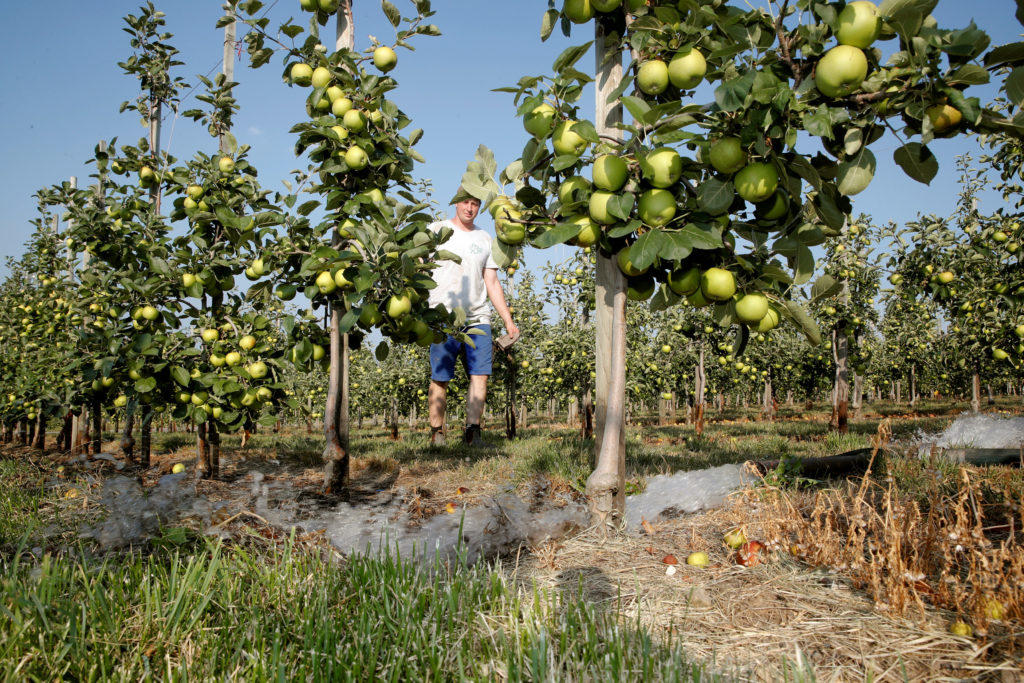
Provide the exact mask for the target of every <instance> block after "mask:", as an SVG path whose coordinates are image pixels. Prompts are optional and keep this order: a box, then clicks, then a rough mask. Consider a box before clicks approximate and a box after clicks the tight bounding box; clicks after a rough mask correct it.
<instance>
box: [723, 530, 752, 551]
mask: <svg viewBox="0 0 1024 683" xmlns="http://www.w3.org/2000/svg"><path fill="white" fill-rule="evenodd" d="M722 540H724V541H725V544H726V545H727V546H729V547H730V548H732V549H734V550H735V549H736V548H739V547H740V546H741V545H743V544H744V543H746V542H747V536H746V534H744V533H743V529H733V530H732V531H727V532H726V533H725V535H724V536H723V537H722Z"/></svg>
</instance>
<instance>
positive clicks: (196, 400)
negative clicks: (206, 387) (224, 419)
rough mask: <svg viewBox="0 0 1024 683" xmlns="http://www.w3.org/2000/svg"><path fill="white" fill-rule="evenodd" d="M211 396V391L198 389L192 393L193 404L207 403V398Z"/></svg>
mask: <svg viewBox="0 0 1024 683" xmlns="http://www.w3.org/2000/svg"><path fill="white" fill-rule="evenodd" d="M209 398H210V394H209V392H206V391H197V392H196V393H194V394H192V405H194V406H201V405H203V404H205V403H206V401H207V399H209Z"/></svg>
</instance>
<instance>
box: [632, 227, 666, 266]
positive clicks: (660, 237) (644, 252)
mask: <svg viewBox="0 0 1024 683" xmlns="http://www.w3.org/2000/svg"><path fill="white" fill-rule="evenodd" d="M665 242H666V239H665V233H663V232H662V231H661V230H658V229H656V228H655V229H653V230H648V231H647V232H645V233H644V234H642V235H640V237H638V238H637V240H636V242H634V243H633V245H632V246H631V247H630V248H629V260H630V262H631V263H632V264H633V265H634V266H636V267H637V268H639V269H640V270H644V269H646V268H648V267H650V266H651V265H652V264H653V263H654V262H655V261H656V260H657V259H658V255H659V254H660V253H661V249H662V245H663V244H665Z"/></svg>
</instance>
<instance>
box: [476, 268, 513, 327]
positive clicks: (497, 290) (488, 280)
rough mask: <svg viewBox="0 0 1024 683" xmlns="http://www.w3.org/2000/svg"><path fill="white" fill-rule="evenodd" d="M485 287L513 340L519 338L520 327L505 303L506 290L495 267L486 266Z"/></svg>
mask: <svg viewBox="0 0 1024 683" xmlns="http://www.w3.org/2000/svg"><path fill="white" fill-rule="evenodd" d="M484 287H486V288H487V296H488V298H489V299H490V300H491V304H493V305H494V310H495V311H497V312H498V317H500V318H501V321H502V322H503V323H505V331H506V332H507V333H508V335H509V336H510V337H512V339H513V341H514V340H516V339H518V338H519V328H518V327H516V324H515V323H514V322H512V314H511V313H510V312H509V310H508V304H507V303H505V291H504V290H503V289H502V288H501V282H499V281H498V271H497V269H495V268H484Z"/></svg>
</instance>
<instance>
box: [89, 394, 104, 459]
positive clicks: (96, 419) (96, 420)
mask: <svg viewBox="0 0 1024 683" xmlns="http://www.w3.org/2000/svg"><path fill="white" fill-rule="evenodd" d="M90 414H91V417H92V443H91V444H90V446H89V451H90V453H92V455H96V454H97V453H99V452H100V451H101V450H102V449H103V408H102V407H101V405H100V399H99V397H98V396H97V397H95V398H93V400H92V410H91V411H90Z"/></svg>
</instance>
